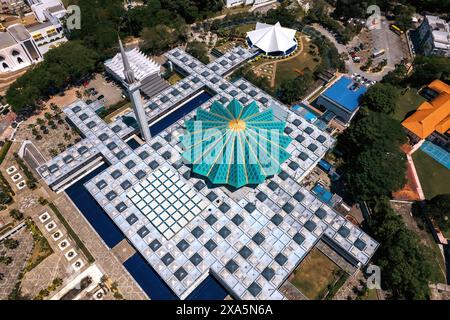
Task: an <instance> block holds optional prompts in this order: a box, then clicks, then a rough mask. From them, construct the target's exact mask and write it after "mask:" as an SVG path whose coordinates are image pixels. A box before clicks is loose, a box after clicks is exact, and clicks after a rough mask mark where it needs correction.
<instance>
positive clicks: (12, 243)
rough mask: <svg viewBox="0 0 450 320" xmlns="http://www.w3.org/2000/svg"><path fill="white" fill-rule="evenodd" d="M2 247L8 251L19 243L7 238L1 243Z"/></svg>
mask: <svg viewBox="0 0 450 320" xmlns="http://www.w3.org/2000/svg"><path fill="white" fill-rule="evenodd" d="M3 245H4V246H5V248H7V249H9V250H14V249H15V248H17V247H18V246H19V241H17V240H15V239H12V238H8V239H6V240H5V241H3Z"/></svg>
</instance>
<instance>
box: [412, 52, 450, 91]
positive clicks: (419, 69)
mask: <svg viewBox="0 0 450 320" xmlns="http://www.w3.org/2000/svg"><path fill="white" fill-rule="evenodd" d="M436 79H441V80H443V81H450V59H449V58H446V57H424V56H417V57H416V59H415V60H414V72H413V74H412V75H411V77H410V79H409V82H410V83H411V85H412V86H415V87H421V86H423V85H427V84H429V83H430V82H431V81H433V80H436Z"/></svg>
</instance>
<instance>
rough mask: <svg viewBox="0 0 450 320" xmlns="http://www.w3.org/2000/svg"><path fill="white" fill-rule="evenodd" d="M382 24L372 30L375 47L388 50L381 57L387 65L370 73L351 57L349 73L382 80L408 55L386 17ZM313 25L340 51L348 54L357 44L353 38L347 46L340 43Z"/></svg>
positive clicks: (323, 29) (317, 25)
mask: <svg viewBox="0 0 450 320" xmlns="http://www.w3.org/2000/svg"><path fill="white" fill-rule="evenodd" d="M381 26H382V27H381V29H379V30H372V31H370V32H371V37H372V39H373V47H374V48H376V49H378V50H380V49H385V50H386V53H385V55H384V56H383V57H381V58H379V59H383V58H385V59H387V62H388V64H387V66H386V67H384V68H383V71H381V72H379V73H368V72H364V71H362V70H361V69H360V65H358V64H355V63H354V62H353V60H352V59H349V60H347V61H346V62H345V64H346V66H347V70H348V73H349V74H353V73H358V74H360V75H362V76H363V77H366V78H367V79H369V80H375V81H380V80H381V79H382V78H383V77H384V76H385V75H386V74H387V73H388V72H389V71H392V70H393V69H394V68H395V65H396V64H397V63H399V62H400V61H401V60H402V58H403V57H405V56H406V55H405V53H404V48H403V42H402V41H399V36H397V35H396V34H395V33H393V32H392V31H390V30H389V23H388V22H387V21H386V20H385V19H382V23H381ZM312 27H313V28H314V29H315V30H317V31H318V32H320V33H321V34H322V35H324V36H325V37H326V38H328V39H329V40H330V41H331V42H332V43H333V44H334V45H335V46H336V48H337V50H338V52H339V53H345V54H348V51H349V49H350V48H352V47H354V46H355V45H356V44H357V43H356V40H353V41H352V42H350V43H349V44H348V45H347V46H346V45H343V44H340V43H338V42H337V41H336V38H335V37H334V36H333V35H332V34H331V33H330V32H329V31H328V30H326V29H325V28H324V27H322V26H321V25H319V24H316V23H315V24H313V25H312ZM405 41H406V40H405Z"/></svg>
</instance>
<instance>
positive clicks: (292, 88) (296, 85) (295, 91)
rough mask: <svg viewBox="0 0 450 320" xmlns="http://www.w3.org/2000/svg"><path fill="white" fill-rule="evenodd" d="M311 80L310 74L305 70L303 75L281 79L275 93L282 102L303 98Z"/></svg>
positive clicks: (291, 101)
mask: <svg viewBox="0 0 450 320" xmlns="http://www.w3.org/2000/svg"><path fill="white" fill-rule="evenodd" d="M312 81H313V77H312V74H311V73H310V72H305V73H304V75H303V76H300V77H297V78H294V79H288V80H285V81H283V82H282V83H281V85H280V88H279V89H278V93H277V94H278V96H279V98H280V100H281V101H283V102H284V103H289V104H290V103H293V102H295V101H298V100H300V99H301V98H303V96H304V95H305V94H306V92H307V90H308V88H309V86H310V85H311V83H312Z"/></svg>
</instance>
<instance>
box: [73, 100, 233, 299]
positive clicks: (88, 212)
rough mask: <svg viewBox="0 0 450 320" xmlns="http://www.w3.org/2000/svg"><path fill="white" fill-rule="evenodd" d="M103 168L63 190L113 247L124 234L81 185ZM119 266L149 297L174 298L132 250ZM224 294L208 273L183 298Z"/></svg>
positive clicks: (188, 107)
mask: <svg viewBox="0 0 450 320" xmlns="http://www.w3.org/2000/svg"><path fill="white" fill-rule="evenodd" d="M210 98H211V95H210V94H209V93H206V92H205V93H202V94H201V95H199V96H198V97H196V98H195V99H193V100H191V101H190V102H188V103H187V104H185V105H184V106H182V107H181V109H182V110H181V111H178V110H177V111H175V112H174V113H172V114H170V115H169V116H168V117H166V118H165V119H163V120H161V121H160V122H158V123H156V124H155V125H153V126H152V127H151V129H152V128H153V130H154V131H153V132H152V134H155V133H154V132H158V133H159V132H161V131H162V130H164V129H165V128H167V127H168V126H170V125H171V124H173V123H174V122H176V121H178V120H179V119H180V118H182V117H183V116H184V115H186V114H188V113H189V112H191V111H192V110H194V109H195V108H197V107H198V106H200V105H201V104H203V103H204V102H206V101H207V100H209V99H210ZM156 134H157V133H156ZM107 168H108V165H106V164H105V165H103V166H101V167H99V168H97V169H96V170H94V171H93V172H91V173H90V174H88V175H87V176H85V177H84V178H83V179H81V180H79V181H78V182H77V183H75V184H74V185H72V186H71V187H70V188H68V189H66V193H67V195H68V196H69V197H70V199H71V200H72V201H73V203H74V204H75V205H76V206H77V207H78V209H79V210H80V212H81V213H82V214H83V215H84V217H85V218H86V219H87V220H88V221H89V223H90V224H91V226H92V227H93V228H94V229H95V231H96V232H97V233H98V234H99V235H100V237H101V238H102V239H103V241H104V242H105V243H106V245H107V246H108V247H110V248H113V247H115V246H116V245H117V244H118V243H119V242H120V241H122V240H123V239H125V236H124V234H123V233H122V231H121V230H120V229H119V228H118V227H117V226H116V224H115V223H114V222H113V221H112V220H111V219H110V218H109V216H108V215H107V214H106V212H104V211H103V209H102V207H100V205H99V204H98V203H97V201H95V199H94V198H93V197H92V196H91V194H90V193H89V192H88V191H87V189H86V188H85V187H84V184H85V183H86V182H88V181H89V180H91V179H93V178H94V177H95V176H97V175H99V174H100V173H101V172H103V171H104V170H106V169H107ZM123 265H124V267H125V268H126V269H127V270H128V272H129V273H130V274H131V275H132V277H133V278H134V279H135V280H136V282H137V283H138V284H139V285H140V286H141V288H142V289H143V290H144V292H145V293H146V294H147V295H148V296H149V297H150V298H151V299H153V300H178V297H177V296H176V295H175V294H174V293H173V291H172V290H171V289H170V288H169V287H168V286H167V285H166V283H165V282H164V281H163V280H162V279H161V278H160V277H159V275H158V274H157V273H156V271H155V270H154V269H153V268H152V267H151V266H150V265H149V264H148V263H147V261H146V260H145V259H144V258H143V257H142V256H141V254H140V253H135V254H134V255H133V256H132V257H131V258H130V259H128V260H127V261H125V262H124V264H123ZM227 294H228V293H227V291H226V289H225V288H224V287H223V286H222V285H221V284H220V283H219V282H218V281H217V280H216V279H215V278H214V277H213V276H211V275H210V276H208V277H207V278H206V279H205V280H204V281H203V282H202V283H201V284H200V285H199V286H198V287H197V288H196V289H195V290H194V291H193V292H192V293H191V294H190V295H189V297H188V298H187V299H188V300H223V299H224V298H225V297H226V296H227Z"/></svg>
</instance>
